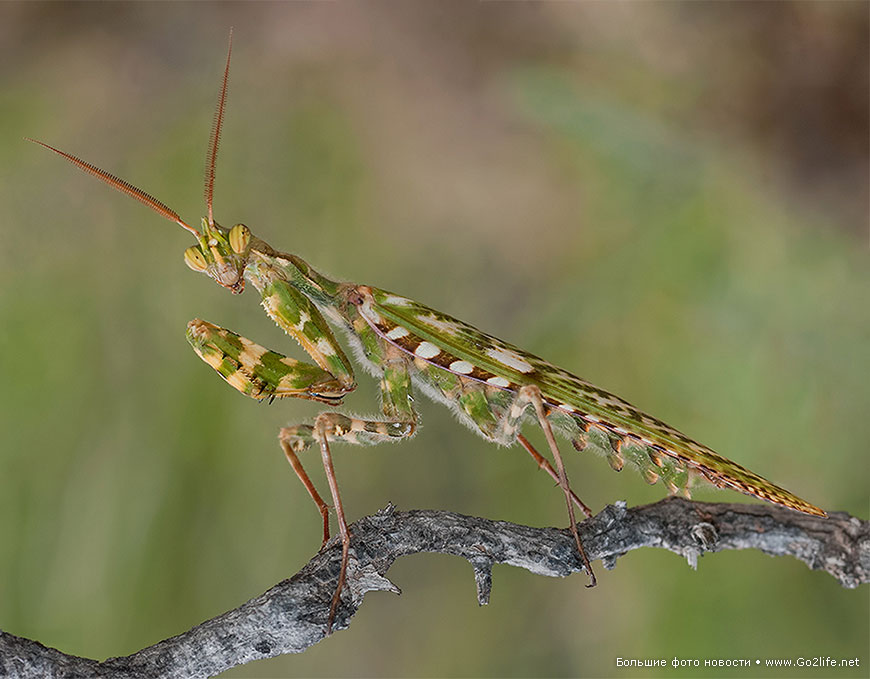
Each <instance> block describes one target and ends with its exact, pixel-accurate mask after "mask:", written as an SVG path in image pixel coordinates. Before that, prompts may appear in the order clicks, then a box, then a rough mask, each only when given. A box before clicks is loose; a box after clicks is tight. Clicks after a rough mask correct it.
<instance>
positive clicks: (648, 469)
mask: <svg viewBox="0 0 870 679" xmlns="http://www.w3.org/2000/svg"><path fill="white" fill-rule="evenodd" d="M230 52H231V50H230V51H228V54H227V65H226V68H225V69H224V77H223V84H222V87H221V93H220V99H219V103H218V109H217V113H216V115H215V123H214V127H213V129H212V134H211V140H210V143H209V151H208V162H207V168H208V169H207V173H206V189H205V198H206V205H207V208H208V216H207V217H205V218H203V220H202V225H201V229H195V228H193V227H192V226H190V225H188V224H187V223H186V222H184V221H183V220H182V219H181V218H180V217H179V216H178V214H177V213H175V212H174V211H172V210H171V209H170V208H168V207H167V206H165V205H164V204H163V203H161V202H160V201H158V200H156V199H155V198H153V197H152V196H150V195H148V194H146V193H145V192H143V191H141V190H140V189H137V188H136V187H134V186H132V185H130V184H128V183H126V182H124V181H123V180H121V179H118V178H117V177H114V176H113V175H111V174H109V173H107V172H104V171H103V170H100V169H98V168H96V167H95V166H93V165H90V164H88V163H86V162H84V161H82V160H80V159H79V158H77V157H75V156H72V155H70V154H68V153H65V152H63V151H60V150H58V149H56V148H54V147H52V146H49V145H47V144H44V143H42V142H37V143H39V144H41V145H42V146H45V147H46V148H48V149H50V150H52V151H54V152H56V153H58V154H60V155H61V156H63V157H65V158H66V159H67V160H69V161H70V162H72V163H74V164H75V165H77V166H78V167H79V168H81V169H82V170H84V171H86V172H88V173H90V174H93V175H94V176H96V177H98V178H99V179H102V180H103V181H105V182H106V183H108V184H109V185H110V186H112V187H114V188H116V189H118V190H120V191H122V192H124V193H126V194H127V195H130V196H131V197H133V198H136V199H137V200H139V201H141V202H142V203H144V204H146V205H147V206H148V207H150V208H152V209H153V210H155V211H156V212H158V213H159V214H161V215H162V216H164V217H166V218H167V219H169V220H171V221H174V222H176V223H177V224H179V225H180V226H182V227H183V228H184V229H186V230H187V231H189V232H190V233H191V234H192V235H193V236H194V238H195V239H196V244H195V245H193V246H191V247H189V248H187V250H185V252H184V261H185V263H186V264H187V265H188V266H189V267H190V268H191V269H193V270H194V271H197V272H200V273H204V274H206V275H208V276H209V277H211V278H212V279H214V280H215V281H216V282H217V283H218V284H219V285H221V286H223V287H224V288H226V289H228V290H230V291H231V292H233V293H235V294H240V293H241V292H243V290H244V288H245V285H246V282H247V283H250V284H251V285H253V287H254V288H255V289H256V290H257V292H258V293H259V296H260V299H261V303H262V306H263V308H264V310H265V311H266V313H267V314H268V315H269V316H270V317H271V318H272V319H273V320H274V321H275V322H276V323H277V324H278V325H279V326H280V327H281V328H282V329H283V330H284V331H285V332H286V333H287V334H288V335H290V336H291V337H293V338H294V339H295V340H296V341H297V342H298V343H299V345H300V346H301V347H302V348H303V350H304V351H305V352H306V353H307V354H308V355H309V356H310V357H311V360H312V361H313V363H309V362H305V361H299V360H296V359H293V358H289V357H287V356H285V355H284V354H281V353H278V352H275V351H272V350H270V349H267V348H265V347H263V346H261V345H259V344H256V343H255V342H253V341H251V340H249V339H247V338H245V337H243V336H241V335H239V334H237V333H234V332H232V331H230V330H227V329H224V328H221V327H218V326H216V325H213V324H211V323H208V322H206V321H202V320H199V319H196V320H193V321H191V322H190V324H189V325H188V330H187V338H188V341H189V342H190V344H191V345H192V346H193V348H194V350H195V351H196V353H197V354H198V355H199V356H200V357H201V358H202V359H203V360H204V361H205V362H206V363H208V364H209V365H210V366H211V367H212V368H214V369H215V370H216V371H217V372H218V373H219V374H220V376H221V377H222V378H223V379H224V380H225V381H226V382H227V383H228V384H230V385H231V386H232V387H234V388H235V389H237V390H238V391H240V392H241V393H243V394H244V395H246V396H249V397H251V398H255V399H259V400H263V399H269V400H271V399H275V398H284V397H295V398H303V399H309V400H314V401H318V402H321V403H324V404H327V405H329V406H338V405H340V404H341V402H342V399H343V398H344V396H345V395H347V394H348V393H349V392H351V391H353V390H354V389H355V388H356V386H357V383H356V377H355V374H354V367H353V362H352V361H351V359H350V358H349V357H348V354H347V353H346V352H345V350H344V349H343V348H342V345H341V344H340V343H339V341H338V340H337V338H336V336H335V331H334V330H335V329H339V330H340V331H343V333H344V335H345V337H346V338H347V340H348V342H349V344H350V345H351V348H352V350H353V351H352V354H351V355H352V356H353V357H354V358H355V359H356V360H357V361H358V363H359V364H360V365H362V366H363V367H364V369H365V370H366V371H367V372H369V373H370V374H371V375H373V376H374V377H375V378H376V379H377V380H378V382H379V388H380V396H381V399H380V400H381V413H380V414H379V415H377V416H375V417H372V418H358V417H350V416H347V415H343V414H341V413H338V412H335V411H327V412H324V413H322V414H321V415H319V416H318V417H317V418H316V419H315V421H314V423H313V424H300V425H296V426H291V427H285V428H283V429H282V430H281V432H280V434H279V441H280V444H281V447H282V449H283V451H284V454H285V455H286V457H287V460H288V461H289V463H290V464H291V465H292V467H293V469H294V471H295V472H296V473H297V475H298V476H299V478H300V480H301V481H302V483H303V484H304V485H305V487H306V489H307V490H308V492H309V494H310V495H311V497H312V499H313V500H314V502H315V504H316V505H317V507H318V510H319V511H320V514H321V517H322V520H323V531H324V544H325V542H326V540H327V538H328V537H329V517H328V507H327V505H326V503H325V502H324V501H323V499H322V498H321V496H320V494H319V493H318V492H317V490H316V489H315V487H314V484H313V483H312V482H311V480H310V479H309V477H308V476H307V474H306V472H305V470H304V469H303V468H302V465H301V463H300V461H299V458H298V457H297V454H298V453H299V452H301V451H303V450H305V449H306V448H308V447H310V446H315V447H319V449H320V451H321V457H322V460H323V464H324V467H325V469H326V475H327V480H328V482H329V485H330V492H331V495H332V499H333V502H334V505H335V510H336V517H337V520H338V525H339V530H340V533H341V538H342V568H341V573H340V577H339V584H338V586H337V588H336V593H335V597H334V598H333V602H332V607H331V609H330V615H329V619H328V625H329V626H330V627H331V624H332V619H333V616H334V615H335V612H336V609H337V605H338V603H339V600H340V596H341V592H342V589H343V585H344V579H345V571H346V568H347V563H348V558H349V549H350V534H349V532H348V529H347V523H346V521H345V518H344V511H343V508H342V504H341V497H340V495H339V492H338V486H337V482H336V478H335V473H334V470H333V468H332V459H331V452H330V442H332V441H343V442H347V443H358V444H376V443H380V442H383V441H391V440H392V441H397V440H400V439H403V438H407V437H408V436H411V435H412V434H413V433H414V432H415V430H416V423H417V413H416V410H415V407H414V400H413V390H414V389H419V390H420V391H422V392H423V393H425V394H426V395H428V396H430V397H432V398H433V399H434V400H436V401H439V402H441V403H444V404H445V405H447V406H448V407H450V408H451V409H452V410H453V411H454V412H456V413H457V414H458V415H459V418H460V420H461V421H463V422H464V423H465V424H466V425H468V426H469V427H470V428H472V429H473V430H474V431H476V432H477V433H479V434H481V435H482V436H483V437H484V438H486V439H487V440H490V441H493V442H495V443H498V444H501V445H511V444H514V443H517V442H518V443H520V444H521V446H522V447H523V448H525V449H526V451H528V452H529V453H530V454H531V455H532V457H533V458H534V459H535V461H536V463H537V464H538V466H539V467H541V468H542V469H544V470H545V471H546V472H547V473H548V474H549V475H550V476H551V477H553V478H554V479H555V480H556V481H557V482H558V484H559V486H560V487H561V488H562V490H563V492H564V493H565V498H566V504H567V508H568V514H569V517H570V521H571V529H572V533H573V536H574V539H575V542H576V545H577V549H578V554H579V555H580V558H581V560H582V563H583V564H584V566H585V567H586V569H587V571H588V572H589V574H590V576H591V577H592V584H594V582H595V580H594V575H593V574H592V570H591V567H590V566H589V563H588V560H586V557H585V554H584V553H583V548H582V545H581V543H580V539H579V536H578V533H577V530H576V526H575V523H576V522H575V520H574V505H576V506H577V507H579V508H580V509H581V510H582V511H583V512H584V513H585V514H587V515H590V514H591V512H590V510H589V509H588V507H586V506H585V505H584V504H583V503H582V502H581V501H580V500H579V498H578V497H577V496H576V495H575V494H574V493H573V492H572V491H571V488H570V486H569V484H568V479H567V475H566V473H565V470H564V466H563V464H562V459H561V455H560V452H559V448H558V446H557V445H556V442H555V438H554V432H557V433H560V434H561V435H563V436H564V437H565V438H567V439H568V440H569V441H570V442H571V443H572V445H573V447H574V448H576V449H577V450H584V449H590V450H593V451H597V452H599V453H601V454H602V455H604V456H605V457H606V458H607V460H608V461H609V463H610V465H611V467H613V469H615V470H617V471H619V470H621V469H622V468H623V467H624V465H625V464H626V462H630V463H631V464H632V465H633V466H635V467H636V468H638V469H639V471H640V472H641V473H642V475H643V477H644V478H645V479H646V480H647V481H648V482H650V483H656V482H658V481H662V482H663V483H664V485H665V486H666V487H667V489H668V490H669V491H670V492H672V493H682V494H684V495H686V496H688V494H689V487H690V484H691V482H693V481H707V482H709V483H712V484H713V485H715V486H718V487H722V488H731V489H734V490H738V491H741V492H743V493H746V494H749V495H753V496H755V497H759V498H761V499H764V500H767V501H770V502H774V503H777V504H780V505H784V506H787V507H790V508H792V509H796V510H798V511H802V512H806V513H809V514H816V515H824V512H823V511H822V510H821V509H819V508H818V507H815V506H814V505H812V504H810V503H808V502H806V501H805V500H802V499H801V498H799V497H797V496H795V495H794V494H792V493H790V492H789V491H787V490H784V489H783V488H780V487H778V486H776V485H774V484H772V483H771V482H769V481H767V480H766V479H764V478H762V477H761V476H759V475H757V474H755V473H754V472H751V471H749V470H747V469H745V468H744V467H742V466H740V465H739V464H737V463H735V462H732V461H731V460H729V459H727V458H725V457H722V456H721V455H719V454H717V453H715V452H713V451H712V450H710V449H709V448H708V447H706V446H704V445H702V444H700V443H697V442H696V441H694V440H692V439H690V438H689V437H687V436H686V435H684V434H682V433H681V432H679V431H678V430H676V429H674V428H673V427H670V426H669V425H667V424H665V423H664V422H662V421H661V420H658V419H656V418H654V417H652V416H650V415H647V414H646V413H644V412H642V411H641V410H639V409H638V408H636V407H634V406H633V405H631V404H630V403H628V402H626V401H625V400H623V399H622V398H620V397H618V396H616V395H615V394H612V393H610V392H607V391H605V390H603V389H601V388H599V387H596V386H595V385H592V384H590V383H589V382H587V381H585V380H583V379H582V378H580V377H577V376H576V375H574V374H572V373H570V372H568V371H567V370H564V369H562V368H560V367H558V366H555V365H553V364H551V363H548V362H547V361H545V360H543V359H541V358H539V357H538V356H535V355H534V354H531V353H529V352H527V351H524V350H522V349H520V348H518V347H516V346H514V345H511V344H509V343H507V342H505V341H503V340H500V339H498V338H496V337H493V336H491V335H487V334H486V333H483V332H481V331H480V330H478V329H476V328H474V327H473V326H471V325H469V324H467V323H464V322H462V321H460V320H458V319H456V318H453V317H451V316H448V315H447V314H444V313H442V312H440V311H437V310H435V309H432V308H430V307H427V306H425V305H423V304H421V303H419V302H416V301H414V300H411V299H408V298H406V297H403V296H401V295H397V294H394V293H391V292H388V291H385V290H381V289H379V288H376V287H373V286H370V285H359V284H354V283H348V282H341V281H335V280H332V279H331V278H329V277H327V276H324V275H322V274H320V273H318V272H317V271H316V270H315V269H314V268H312V267H311V266H310V265H309V264H308V263H307V262H305V261H303V260H302V259H301V258H299V257H298V256H296V255H292V254H286V253H283V252H281V251H279V250H276V249H274V248H272V247H271V246H270V245H268V244H267V243H265V242H264V241H263V240H261V239H259V238H257V237H256V236H255V235H254V234H253V233H252V232H251V230H250V229H249V228H248V227H247V226H245V225H244V224H236V225H235V226H233V227H231V228H229V229H227V228H225V227H222V226H221V225H220V224H218V223H217V222H216V221H215V220H214V216H213V211H212V198H213V189H214V168H215V162H216V158H217V147H218V140H219V138H220V131H221V125H222V120H223V110H224V104H225V101H226V90H227V77H228V72H229V59H230ZM526 422H534V423H536V424H538V425H539V426H540V427H541V428H542V429H543V431H544V434H545V436H546V438H547V444H548V448H549V450H550V452H551V454H552V457H553V463H554V464H551V463H550V462H549V461H548V460H547V459H546V458H545V457H544V456H543V455H541V454H540V453H538V451H536V450H535V448H534V447H533V446H532V445H531V444H530V443H529V442H528V440H527V439H526V438H525V437H524V436H523V435H522V433H521V431H520V430H521V427H522V426H523V424H524V423H526Z"/></svg>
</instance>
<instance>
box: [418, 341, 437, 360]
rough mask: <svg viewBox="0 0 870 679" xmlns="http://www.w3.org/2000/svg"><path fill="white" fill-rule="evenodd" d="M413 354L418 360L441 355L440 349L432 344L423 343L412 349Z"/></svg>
mask: <svg viewBox="0 0 870 679" xmlns="http://www.w3.org/2000/svg"><path fill="white" fill-rule="evenodd" d="M414 353H415V354H416V355H417V356H419V357H420V358H435V357H436V356H437V355H438V354H440V353H441V349H439V348H438V347H436V346H435V345H434V344H432V342H425V341H424V342H420V344H419V345H417V348H416V349H414Z"/></svg>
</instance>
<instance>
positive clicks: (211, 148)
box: [205, 28, 233, 227]
mask: <svg viewBox="0 0 870 679" xmlns="http://www.w3.org/2000/svg"><path fill="white" fill-rule="evenodd" d="M232 53H233V29H232V28H230V38H229V45H228V46H227V65H226V67H225V68H224V79H223V83H222V84H221V94H220V97H219V98H218V103H217V108H216V109H215V112H214V119H213V120H212V124H211V135H210V136H209V139H208V155H207V156H206V161H205V204H206V207H207V208H208V225H209V226H210V227H213V226H214V211H213V210H212V201H213V199H214V166H215V163H216V162H217V154H218V145H219V144H220V141H221V126H222V125H223V122H224V106H226V103H227V79H228V78H229V75H230V56H231V55H232Z"/></svg>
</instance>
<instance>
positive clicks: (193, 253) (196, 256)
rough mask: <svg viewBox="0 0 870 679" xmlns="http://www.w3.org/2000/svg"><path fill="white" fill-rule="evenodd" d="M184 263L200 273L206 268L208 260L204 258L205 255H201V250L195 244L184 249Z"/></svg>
mask: <svg viewBox="0 0 870 679" xmlns="http://www.w3.org/2000/svg"><path fill="white" fill-rule="evenodd" d="M184 263H185V264H187V266H189V267H190V268H191V269H193V270H194V271H199V272H200V273H201V272H203V271H205V270H206V269H207V268H208V262H207V261H206V259H205V255H203V254H202V250H200V249H199V248H198V247H196V246H191V247H189V248H187V250H185V251H184Z"/></svg>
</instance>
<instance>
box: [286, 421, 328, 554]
mask: <svg viewBox="0 0 870 679" xmlns="http://www.w3.org/2000/svg"><path fill="white" fill-rule="evenodd" d="M283 434H284V430H283V429H282V430H281V435H280V436H279V438H278V440H279V441H280V442H281V448H283V449H284V456H285V457H286V458H287V462H289V463H290V466H291V467H293V471H294V472H296V476H298V477H299V480H300V481H302V485H303V486H305V490H307V491H308V494H309V495H310V496H311V499H312V500H314V504H316V505H317V511H319V512H320V516H321V517H322V518H323V544H322V545H321V546H320V548H321V549H323V546H324V545H325V544H326V542H327V541H328V540H329V506H328V505H327V504H326V503H325V502H324V501H323V498H322V497H320V493H318V492H317V489H316V488H315V487H314V484H313V483H312V482H311V479H310V478H309V477H308V474H307V473H306V472H305V468H304V467H303V466H302V462H301V461H300V460H299V458H298V457H296V453H295V452H293V447H292V446H291V445H290V442H289V441H286V440H285V439H284V436H283Z"/></svg>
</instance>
